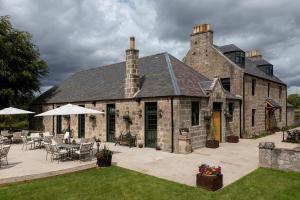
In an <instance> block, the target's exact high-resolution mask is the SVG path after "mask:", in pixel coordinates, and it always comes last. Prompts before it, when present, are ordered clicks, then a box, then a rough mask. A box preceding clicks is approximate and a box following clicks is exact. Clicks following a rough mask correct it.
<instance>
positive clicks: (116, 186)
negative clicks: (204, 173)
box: [0, 167, 300, 200]
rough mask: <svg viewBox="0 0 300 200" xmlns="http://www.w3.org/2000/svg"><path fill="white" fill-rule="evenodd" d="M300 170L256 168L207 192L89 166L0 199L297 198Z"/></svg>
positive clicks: (8, 189)
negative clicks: (296, 171)
mask: <svg viewBox="0 0 300 200" xmlns="http://www.w3.org/2000/svg"><path fill="white" fill-rule="evenodd" d="M299 196H300V173H293V172H283V171H276V170H271V169H263V168H260V169H257V170H256V171H254V172H253V173H251V174H249V175H248V176H246V177H244V178H242V179H241V180H239V181H237V182H235V183H233V184H231V185H229V186H228V187H226V188H224V189H222V190H219V191H217V192H208V191H205V190H202V189H199V188H194V187H190V186H186V185H182V184H178V183H174V182H170V181H166V180H163V179H159V178H156V177H153V176H148V175H144V174H141V173H138V172H134V171H130V170H127V169H123V168H120V167H110V168H103V169H92V170H88V171H83V172H77V173H72V174H66V175H63V176H58V177H52V178H47V179H41V180H35V181H32V182H28V183H22V184H12V185H6V186H0V199H1V200H4V199H14V200H17V199H22V200H25V199H43V200H46V199H51V200H55V199H63V200H69V199H74V200H75V199H107V200H109V199H166V200H170V199H172V200H176V199H189V200H192V199H222V200H226V199H251V200H254V199H255V200H257V199H272V200H274V199H299Z"/></svg>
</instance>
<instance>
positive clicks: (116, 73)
mask: <svg viewBox="0 0 300 200" xmlns="http://www.w3.org/2000/svg"><path fill="white" fill-rule="evenodd" d="M125 68H126V66H125V62H120V63H116V64H112V65H106V66H102V67H97V68H93V69H88V70H84V71H80V72H77V73H75V74H74V75H72V76H70V77H69V78H67V79H66V80H64V81H63V82H62V83H61V84H59V85H58V86H55V87H53V88H51V89H49V90H48V91H46V92H45V93H43V94H42V95H41V96H40V97H38V98H37V99H36V100H35V102H34V104H42V103H66V102H79V101H81V102H82V101H95V100H114V99H124V98H125V97H124V84H125ZM139 70H140V77H141V89H140V91H139V92H138V93H137V94H136V96H135V98H144V97H160V96H198V97H206V94H205V92H204V91H203V89H202V88H201V85H200V82H202V81H209V79H208V78H206V77H205V76H203V75H201V74H199V73H198V72H196V71H195V70H194V69H192V68H191V67H189V66H187V65H186V64H184V63H183V62H181V61H180V60H178V59H177V58H175V57H173V56H172V55H170V54H168V53H160V54H155V55H152V56H147V57H143V58H140V59H139Z"/></svg>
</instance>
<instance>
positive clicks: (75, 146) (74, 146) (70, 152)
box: [57, 143, 80, 159]
mask: <svg viewBox="0 0 300 200" xmlns="http://www.w3.org/2000/svg"><path fill="white" fill-rule="evenodd" d="M57 146H58V147H59V148H63V149H66V150H67V151H68V158H69V159H73V158H72V156H73V150H74V149H79V148H80V144H65V143H61V144H57Z"/></svg>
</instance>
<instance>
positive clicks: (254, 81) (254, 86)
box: [252, 79, 256, 96]
mask: <svg viewBox="0 0 300 200" xmlns="http://www.w3.org/2000/svg"><path fill="white" fill-rule="evenodd" d="M255 88H256V79H252V96H254V95H255Z"/></svg>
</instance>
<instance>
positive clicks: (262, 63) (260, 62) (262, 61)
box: [250, 58, 272, 66]
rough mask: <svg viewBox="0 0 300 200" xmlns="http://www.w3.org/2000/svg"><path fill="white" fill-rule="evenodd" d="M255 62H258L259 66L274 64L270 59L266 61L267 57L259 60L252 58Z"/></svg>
mask: <svg viewBox="0 0 300 200" xmlns="http://www.w3.org/2000/svg"><path fill="white" fill-rule="evenodd" d="M250 60H251V61H252V62H253V63H254V64H256V65H257V66H260V65H272V64H271V63H269V62H268V61H266V60H265V59H263V58H261V59H259V60H257V59H255V60H252V59H250Z"/></svg>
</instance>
